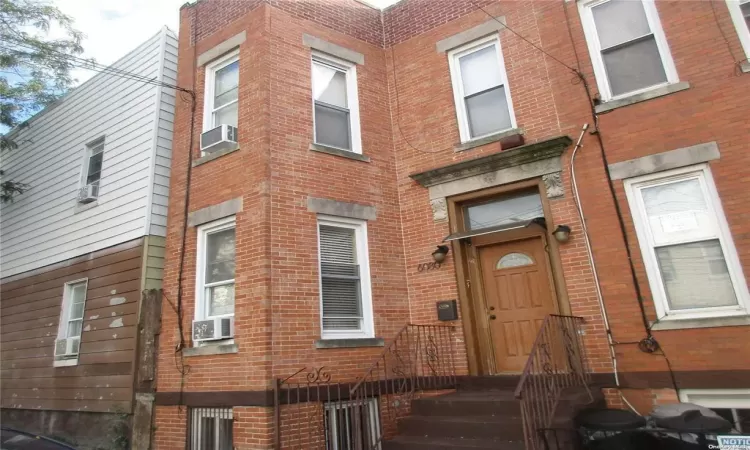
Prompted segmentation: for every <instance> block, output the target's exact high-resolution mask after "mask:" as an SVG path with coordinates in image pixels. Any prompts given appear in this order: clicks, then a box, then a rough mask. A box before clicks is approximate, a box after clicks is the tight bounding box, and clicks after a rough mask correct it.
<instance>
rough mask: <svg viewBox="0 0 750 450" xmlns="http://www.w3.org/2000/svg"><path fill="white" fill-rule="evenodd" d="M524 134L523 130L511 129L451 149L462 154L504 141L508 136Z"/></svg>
mask: <svg viewBox="0 0 750 450" xmlns="http://www.w3.org/2000/svg"><path fill="white" fill-rule="evenodd" d="M523 133H524V131H523V128H511V129H510V130H505V131H501V132H499V133H495V134H491V135H489V136H485V137H482V138H478V139H473V140H470V141H466V142H463V143H461V144H456V145H455V146H454V147H453V151H454V152H463V151H466V150H470V149H472V148H477V147H481V146H483V145H487V144H491V143H493V142H498V141H501V140H503V139H505V138H506V137H508V136H516V135H522V134H523Z"/></svg>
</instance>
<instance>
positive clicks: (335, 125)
mask: <svg viewBox="0 0 750 450" xmlns="http://www.w3.org/2000/svg"><path fill="white" fill-rule="evenodd" d="M312 91H313V92H312V93H313V117H314V122H315V125H314V127H313V128H314V134H315V143H316V144H320V145H324V146H328V147H335V148H338V149H341V150H349V151H352V152H354V153H362V144H361V138H360V128H359V99H358V94H357V67H356V64H354V63H349V62H347V61H344V60H341V59H338V58H334V57H332V56H328V55H323V54H320V53H313V56H312Z"/></svg>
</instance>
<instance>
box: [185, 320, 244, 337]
mask: <svg viewBox="0 0 750 450" xmlns="http://www.w3.org/2000/svg"><path fill="white" fill-rule="evenodd" d="M232 336H234V317H217V318H215V319H207V320H194V321H193V341H195V342H201V341H215V340H218V339H229V338H231V337H232Z"/></svg>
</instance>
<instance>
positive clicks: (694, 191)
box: [625, 165, 748, 319]
mask: <svg viewBox="0 0 750 450" xmlns="http://www.w3.org/2000/svg"><path fill="white" fill-rule="evenodd" d="M625 188H626V192H627V196H628V202H629V203H630V208H631V210H632V212H633V220H634V222H635V228H636V233H637V235H638V241H639V243H640V246H641V252H642V254H643V259H644V264H645V266H646V273H647V275H648V279H649V285H650V286H651V292H652V295H653V297H654V304H655V306H656V310H657V313H658V315H659V317H660V318H666V319H679V318H701V317H714V316H727V315H744V314H747V310H746V305H747V298H748V292H747V286H746V284H745V281H744V280H745V279H744V277H743V275H742V268H741V266H740V263H739V259H738V257H737V252H736V250H735V248H734V244H733V243H732V238H731V235H730V233H729V227H728V226H727V223H726V220H725V219H724V213H723V212H722V209H721V204H720V202H719V197H718V194H717V193H716V187H715V186H714V184H713V179H712V178H711V173H710V171H709V169H708V166H705V165H704V166H699V167H692V168H686V169H678V170H673V171H669V172H664V173H657V174H652V175H646V176H643V177H638V178H633V179H630V180H626V181H625Z"/></svg>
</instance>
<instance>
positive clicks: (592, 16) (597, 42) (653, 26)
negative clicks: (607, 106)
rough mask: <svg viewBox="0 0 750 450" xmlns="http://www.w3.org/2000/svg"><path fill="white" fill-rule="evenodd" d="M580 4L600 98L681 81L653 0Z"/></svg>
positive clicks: (603, 1) (622, 94) (631, 93)
mask: <svg viewBox="0 0 750 450" xmlns="http://www.w3.org/2000/svg"><path fill="white" fill-rule="evenodd" d="M579 8H580V13H581V19H582V21H583V30H584V32H585V35H586V42H587V43H588V47H589V53H590V54H591V61H592V63H593V66H594V73H595V74H596V81H597V84H598V86H599V93H600V95H601V97H602V100H604V101H607V100H611V99H616V98H620V97H625V96H628V95H633V94H636V93H639V92H642V91H646V90H649V89H653V88H656V87H659V86H663V85H666V84H670V83H676V82H677V81H678V79H677V70H676V69H675V66H674V62H673V61H672V56H671V54H670V52H669V46H668V45H667V40H666V38H665V36H664V31H663V30H662V27H661V22H660V21H659V13H658V12H657V10H656V5H655V4H654V0H593V1H581V2H580V3H579Z"/></svg>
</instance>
